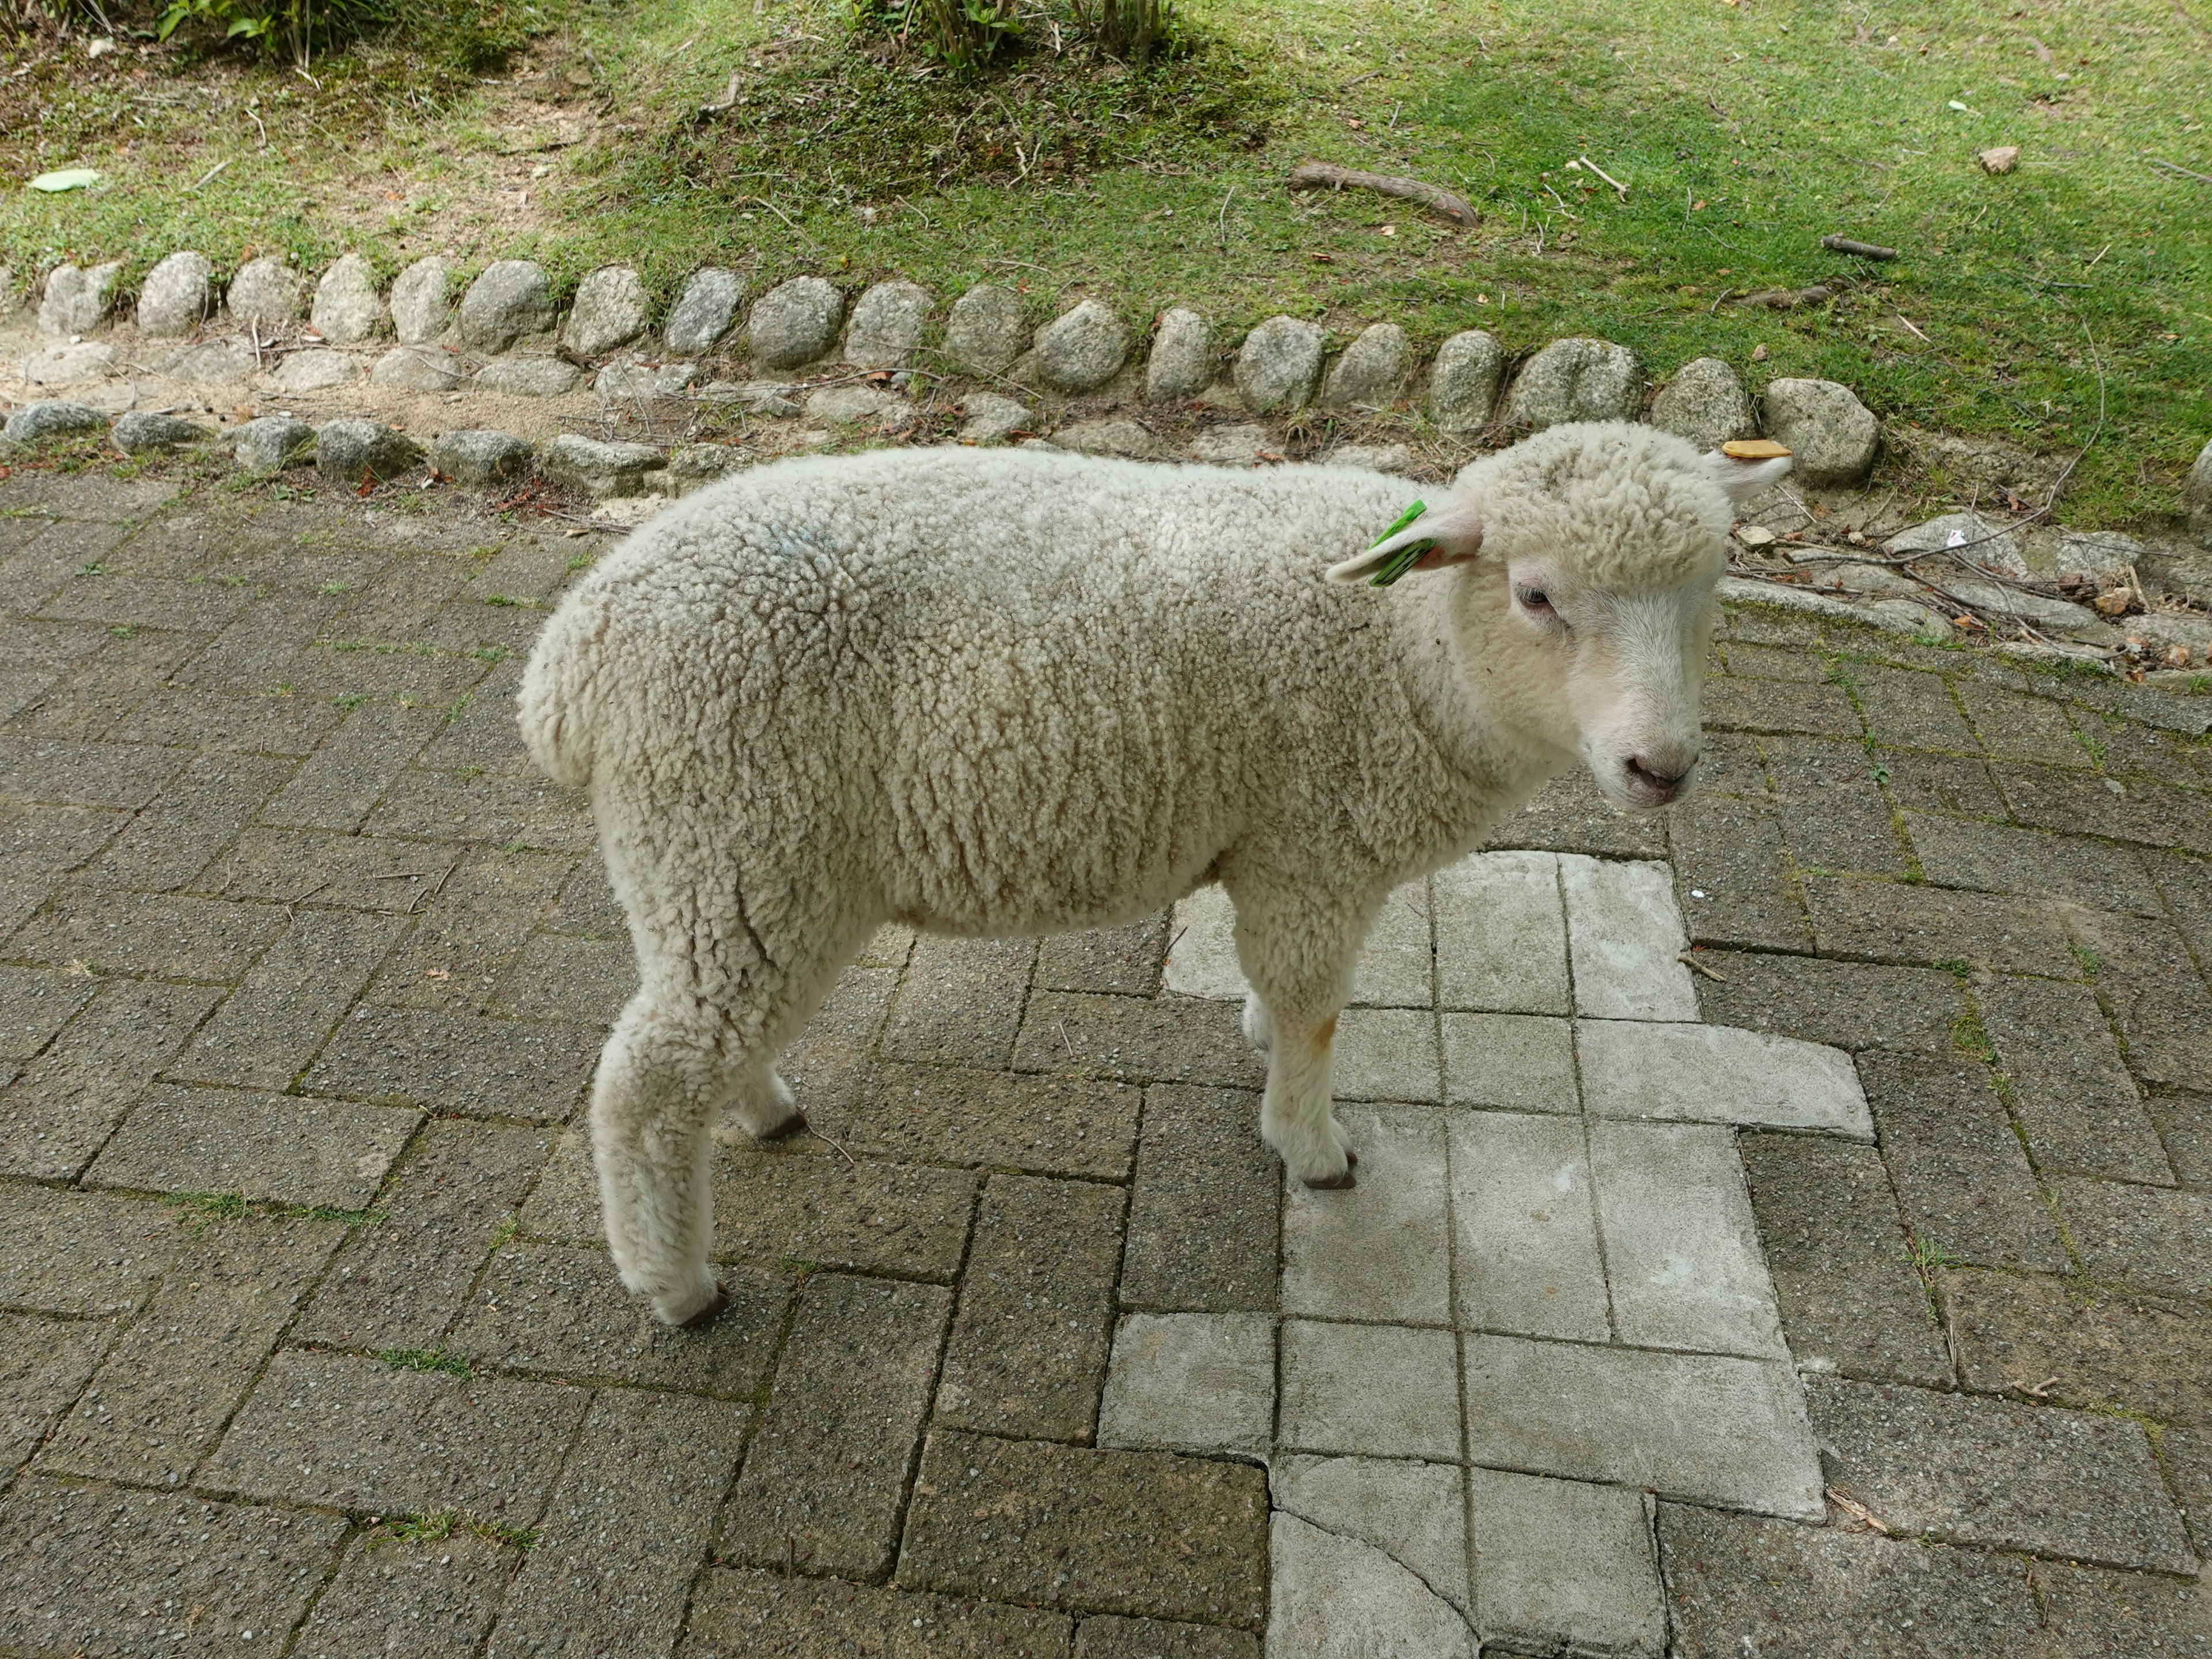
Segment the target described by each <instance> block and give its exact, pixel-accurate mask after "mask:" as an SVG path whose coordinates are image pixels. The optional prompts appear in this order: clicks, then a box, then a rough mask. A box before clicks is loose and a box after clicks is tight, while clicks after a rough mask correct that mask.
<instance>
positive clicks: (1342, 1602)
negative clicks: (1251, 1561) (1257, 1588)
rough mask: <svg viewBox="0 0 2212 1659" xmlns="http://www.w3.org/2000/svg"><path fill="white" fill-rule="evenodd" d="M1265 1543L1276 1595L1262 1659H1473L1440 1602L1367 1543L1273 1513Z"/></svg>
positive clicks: (1457, 1621) (1465, 1634)
mask: <svg viewBox="0 0 2212 1659" xmlns="http://www.w3.org/2000/svg"><path fill="white" fill-rule="evenodd" d="M1270 1537H1271V1541H1272V1547H1271V1549H1270V1552H1269V1553H1270V1557H1271V1560H1272V1563H1273V1577H1274V1583H1275V1594H1274V1597H1273V1608H1272V1610H1271V1612H1270V1614H1269V1617H1268V1620H1267V1653H1268V1655H1269V1659H1325V1656H1328V1655H1332V1654H1335V1653H1340V1652H1343V1651H1344V1650H1345V1643H1346V1634H1347V1633H1348V1632H1353V1631H1357V1632H1359V1633H1360V1636H1359V1640H1360V1642H1361V1646H1360V1648H1359V1649H1358V1650H1357V1651H1360V1652H1363V1653H1368V1654H1373V1655H1375V1656H1376V1659H1414V1656H1416V1655H1419V1656H1421V1659H1474V1656H1475V1652H1476V1643H1475V1639H1474V1632H1472V1631H1471V1630H1469V1629H1468V1626H1467V1621H1466V1620H1463V1619H1462V1618H1461V1617H1460V1615H1459V1613H1457V1612H1456V1611H1455V1609H1454V1608H1453V1607H1452V1606H1451V1604H1450V1603H1449V1602H1448V1601H1445V1600H1444V1599H1443V1597H1442V1596H1439V1595H1437V1594H1435V1593H1434V1592H1433V1591H1432V1590H1431V1589H1429V1588H1428V1586H1427V1585H1425V1584H1424V1583H1422V1582H1421V1581H1420V1579H1419V1577H1416V1576H1415V1575H1414V1574H1413V1572H1412V1571H1410V1570H1408V1569H1407V1568H1406V1567H1404V1566H1401V1565H1399V1564H1398V1563H1397V1562H1396V1561H1394V1560H1392V1559H1390V1557H1389V1556H1388V1555H1386V1554H1384V1553H1383V1552H1382V1551H1381V1550H1379V1549H1376V1547H1374V1546H1373V1545H1372V1544H1370V1543H1367V1542H1365V1541H1363V1540H1360V1539H1358V1538H1348V1537H1346V1536H1345V1535H1344V1534H1341V1533H1334V1532H1328V1531H1325V1530H1324V1529H1322V1528H1319V1527H1316V1526H1315V1525H1313V1524H1312V1523H1311V1522H1307V1521H1304V1520H1301V1519H1299V1518H1298V1516H1295V1515H1291V1514H1288V1513H1285V1512H1284V1511H1282V1510H1277V1511H1276V1513H1275V1517H1274V1523H1273V1528H1272V1529H1271V1533H1270Z"/></svg>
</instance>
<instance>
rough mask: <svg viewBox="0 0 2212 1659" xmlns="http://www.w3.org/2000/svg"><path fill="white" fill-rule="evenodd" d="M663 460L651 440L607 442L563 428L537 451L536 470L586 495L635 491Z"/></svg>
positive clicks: (642, 490) (638, 491)
mask: <svg viewBox="0 0 2212 1659" xmlns="http://www.w3.org/2000/svg"><path fill="white" fill-rule="evenodd" d="M665 465H666V462H665V460H664V459H662V457H661V453H660V452H659V450H657V449H655V448H653V447H652V446H651V445H650V444H606V443H601V442H600V441H599V440H598V439H596V438H580V437H578V436H577V435H575V434H574V433H573V432H564V433H562V435H560V436H559V437H557V438H556V439H554V440H553V441H552V442H550V443H549V444H547V445H546V446H545V447H544V448H543V449H541V450H539V451H538V476H539V477H542V478H544V479H546V480H547V481H548V482H550V483H555V484H558V485H561V486H562V487H563V488H566V489H577V490H581V491H582V492H583V493H584V494H586V495H599V496H605V495H642V494H644V493H645V489H646V475H647V474H648V473H652V472H658V471H660V470H661V469H662V467H664V466H665Z"/></svg>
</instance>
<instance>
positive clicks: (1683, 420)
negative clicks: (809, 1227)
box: [1651, 357, 1759, 449]
mask: <svg viewBox="0 0 2212 1659" xmlns="http://www.w3.org/2000/svg"><path fill="white" fill-rule="evenodd" d="M1651 424H1652V425H1654V426H1656V427H1657V428H1659V429H1660V430H1661V431H1662V432H1671V433H1673V434H1674V435H1675V436H1676V437H1678V438H1687V439H1688V440H1689V441H1691V442H1692V443H1693V444H1695V445H1697V447H1699V448H1700V449H1717V448H1719V447H1720V446H1721V445H1723V444H1724V443H1728V442H1729V441H1732V440H1734V439H1737V438H1756V437H1757V436H1758V435H1759V417H1758V416H1756V415H1754V414H1753V412H1752V408H1751V398H1749V397H1748V396H1747V394H1746V393H1745V392H1744V389H1743V382H1742V381H1741V380H1737V379H1736V377H1735V370H1734V369H1732V368H1729V366H1728V365H1727V364H1726V363H1724V362H1722V361H1721V360H1720V359H1719V358H1717V357H1699V358H1695V359H1693V360H1692V361H1691V362H1686V363H1684V364H1683V365H1682V366H1681V368H1678V369H1676V370H1675V371H1674V379H1673V380H1669V381H1668V383H1667V389H1666V390H1665V391H1664V392H1661V393H1660V394H1659V395H1658V396H1657V397H1656V398H1653V399H1652V402H1651Z"/></svg>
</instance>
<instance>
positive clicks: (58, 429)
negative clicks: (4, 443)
mask: <svg viewBox="0 0 2212 1659" xmlns="http://www.w3.org/2000/svg"><path fill="white" fill-rule="evenodd" d="M106 424H107V416H105V415H103V414H101V413H100V411H99V410H96V409H94V408H93V407H92V406H91V405H90V404H72V403H65V402H64V401H63V400H61V399H60V398H41V399H40V400H39V401H38V402H37V403H34V404H24V405H23V407H22V408H21V409H19V410H16V411H15V413H14V414H13V415H10V416H9V417H8V424H7V425H6V427H5V428H0V435H5V437H6V438H7V440H8V441H9V443H15V444H27V443H35V442H37V441H39V440H40V439H41V438H53V437H58V436H60V435H62V434H64V433H66V432H97V431H98V430H99V429H100V428H101V427H104V426H106Z"/></svg>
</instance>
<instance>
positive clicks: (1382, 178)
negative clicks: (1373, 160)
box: [1288, 161, 1476, 225]
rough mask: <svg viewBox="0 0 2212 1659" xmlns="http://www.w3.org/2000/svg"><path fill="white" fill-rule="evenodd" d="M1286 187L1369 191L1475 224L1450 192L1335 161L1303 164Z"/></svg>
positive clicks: (1459, 222) (1464, 205) (1467, 209)
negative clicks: (1361, 169)
mask: <svg viewBox="0 0 2212 1659" xmlns="http://www.w3.org/2000/svg"><path fill="white" fill-rule="evenodd" d="M1288 183H1289V185H1290V187H1291V189H1292V190H1345V189H1352V190H1371V191H1374V192H1375V193H1376V195H1378V196H1396V197H1401V198H1402V199H1404V200H1406V201H1409V202H1419V203H1420V204H1421V205H1422V206H1424V207H1425V208H1428V209H1430V210H1431V211H1433V212H1436V213H1440V214H1442V215H1443V216H1444V217H1445V218H1447V219H1449V220H1450V221H1451V222H1453V223H1454V224H1457V225H1472V224H1474V222H1476V221H1475V212H1474V209H1473V208H1471V207H1469V206H1468V204H1467V203H1466V202H1465V201H1464V200H1462V198H1461V197H1457V196H1455V195H1453V194H1452V193H1451V191H1448V190H1442V189H1439V188H1438V187H1437V185H1431V184H1427V183H1425V182H1423V181H1422V180H1421V179H1407V178H1405V177H1402V176H1401V175H1400V174H1397V173H1361V172H1359V171H1358V170H1357V169H1356V168H1352V167H1339V166H1338V165H1337V164H1336V163H1335V162H1334V161H1305V162H1302V163H1300V164H1299V165H1298V166H1297V167H1294V168H1292V169H1291V176H1290V179H1289V180H1288Z"/></svg>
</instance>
